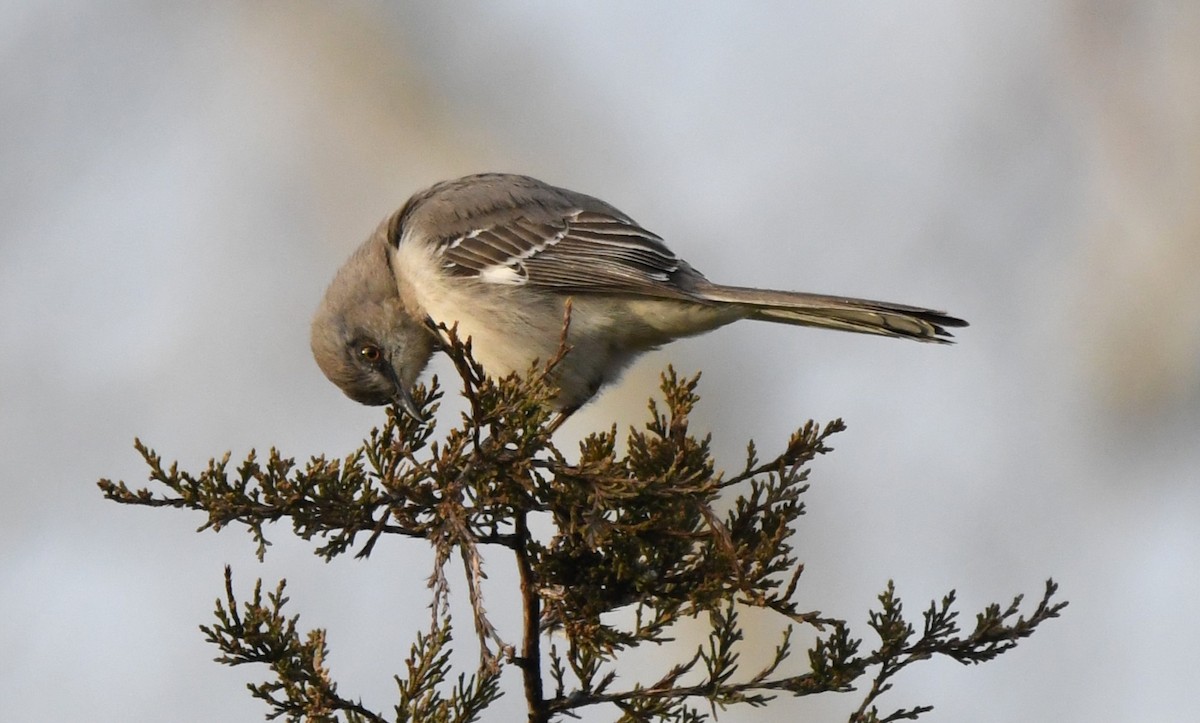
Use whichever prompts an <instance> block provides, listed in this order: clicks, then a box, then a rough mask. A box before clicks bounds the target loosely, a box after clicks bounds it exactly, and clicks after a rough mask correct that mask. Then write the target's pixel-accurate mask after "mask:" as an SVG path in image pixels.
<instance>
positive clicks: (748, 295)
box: [699, 284, 967, 344]
mask: <svg viewBox="0 0 1200 723" xmlns="http://www.w3.org/2000/svg"><path fill="white" fill-rule="evenodd" d="M699 295H700V296H701V297H702V298H704V299H705V300H708V301H716V302H720V303H728V304H737V305H738V306H741V307H743V308H745V309H746V310H747V311H748V312H749V313H748V314H747V316H748V317H749V318H751V319H761V320H763V321H774V322H779V323H783V324H796V325H798V326H816V327H822V328H825V329H840V330H842V331H853V332H857V333H859V334H879V335H882V336H894V337H898V338H904V339H916V340H917V341H930V342H938V343H942V344H950V343H953V342H951V341H950V337H953V336H954V335H953V334H951V333H950V332H948V331H946V327H957V326H966V325H967V322H965V321H963V320H962V319H958V318H956V317H953V316H949V315H948V314H946V313H945V312H942V311H934V310H933V309H924V308H921V307H919V306H908V305H905V304H893V303H891V302H887V301H871V300H869V299H853V298H847V297H844V296H825V295H823V294H807V293H804V292H799V291H771V290H768V289H751V288H745V287H741V286H719V285H716V284H713V285H711V286H706V287H705V288H703V289H700V290H699Z"/></svg>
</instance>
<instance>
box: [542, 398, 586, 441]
mask: <svg viewBox="0 0 1200 723" xmlns="http://www.w3.org/2000/svg"><path fill="white" fill-rule="evenodd" d="M580 406H582V405H579V404H576V405H575V406H573V407H565V408H563V409H560V410H559V412H558V414H555V415H554V418H553V419H551V420H550V424H548V425H546V433H547V435H548V436H551V437H553V436H554V433H555V432H557V431H558V428H559V427H561V426H563V424H564V423H566V421H567V419H568V418H570V416H571V415H572V414H574V413H575V412H577V411H579V407H580Z"/></svg>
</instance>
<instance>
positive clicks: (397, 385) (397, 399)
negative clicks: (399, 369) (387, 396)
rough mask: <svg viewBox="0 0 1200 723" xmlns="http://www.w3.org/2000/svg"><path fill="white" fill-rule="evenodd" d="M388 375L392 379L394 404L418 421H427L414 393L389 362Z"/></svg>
mask: <svg viewBox="0 0 1200 723" xmlns="http://www.w3.org/2000/svg"><path fill="white" fill-rule="evenodd" d="M387 370H388V376H389V377H391V380H392V390H393V393H392V404H395V405H396V406H397V407H399V408H400V410H401V411H403V412H404V413H405V414H407V415H408V416H410V417H412V418H413V419H415V420H417V421H418V422H423V421H425V416H424V415H423V414H421V410H420V409H418V408H417V403H416V402H414V401H413V398H412V394H411V393H410V392H409V391H408V387H406V386H405V385H404V382H402V381H400V377H398V376H397V375H396V371H395V370H394V369H393V368H392V366H391V365H390V364H389V365H388V366H387Z"/></svg>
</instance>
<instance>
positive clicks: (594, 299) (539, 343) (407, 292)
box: [311, 173, 967, 419]
mask: <svg viewBox="0 0 1200 723" xmlns="http://www.w3.org/2000/svg"><path fill="white" fill-rule="evenodd" d="M734 261H735V259H733V258H731V259H730V262H734ZM568 310H569V326H567V336H566V339H565V341H566V343H567V345H568V346H567V348H568V349H569V351H567V352H566V353H565V355H562V357H561V359H560V360H559V361H558V363H557V365H555V366H554V368H553V369H552V372H551V378H550V381H551V382H552V383H553V384H554V385H555V387H556V388H557V390H558V394H557V397H556V398H555V400H554V406H555V407H556V408H557V409H558V410H559V411H560V412H561V413H563V414H569V413H571V412H573V411H574V410H576V409H578V408H579V407H581V406H582V405H583V404H585V403H586V402H587V401H588V400H590V399H591V398H592V397H594V396H595V395H596V394H597V393H598V392H599V391H600V390H601V389H602V388H603V387H604V386H605V385H607V384H609V383H611V382H613V381H614V380H616V379H617V378H618V377H619V376H620V375H621V373H622V371H624V370H625V369H626V368H627V367H628V366H629V365H630V363H632V362H633V361H634V359H636V358H637V357H638V356H639V355H641V354H642V353H644V352H647V351H650V350H652V349H655V348H658V347H660V346H662V345H663V344H666V343H668V342H671V341H674V340H675V339H679V338H682V337H688V336H694V335H696V334H701V333H704V332H708V331H711V330H713V329H716V328H718V327H721V326H724V325H726V324H729V323H732V322H734V321H738V320H741V319H757V320H761V321H770V322H778V323H782V324H791V325H797V326H809V327H820V328H826V329H837V330H841V331H851V332H858V333H864V334H875V335H879V336H887V337H896V338H903V339H914V340H916V341H922V342H934V343H950V342H951V337H952V336H953V334H951V333H950V332H949V331H948V330H947V329H948V328H954V327H964V326H967V322H966V321H964V320H962V319H959V318H956V317H954V316H950V315H948V314H947V313H945V312H942V311H935V310H933V309H927V308H922V307H919V306H909V305H906V304H896V303H892V302H885V301H872V300H869V299H858V298H852V297H844V296H829V295H824V294H813V293H806V292H798V291H776V290H770V289H756V288H749V287H742V286H726V285H722V284H717V283H714V282H711V281H709V280H708V279H707V278H706V277H705V276H704V275H703V274H701V273H700V272H699V271H697V270H696V269H694V268H693V267H692V266H691V265H690V264H689V263H687V262H686V261H684V260H683V259H682V258H680V257H679V256H677V255H676V254H675V253H674V252H672V251H671V250H670V249H669V248H668V247H667V245H666V244H665V243H664V242H663V239H662V238H661V237H659V236H658V235H656V234H654V233H653V232H651V231H649V230H647V229H646V228H645V227H643V226H641V225H640V224H639V223H637V222H636V221H634V220H633V219H632V218H630V217H629V216H628V215H626V214H625V213H623V212H621V211H619V210H617V209H616V208H615V207H613V206H611V205H609V204H608V203H605V202H604V201H601V200H600V199H598V198H594V197H592V196H589V195H585V194H583V193H578V192H576V191H571V190H568V189H565V188H558V187H556V186H552V185H550V184H548V183H544V182H542V181H539V180H537V179H535V178H531V177H529V176H523V175H516V174H508V173H482V174H476V175H470V176H465V177H463V178H458V179H455V180H449V181H443V182H441V183H437V184H434V185H432V186H430V187H429V188H426V189H425V190H423V191H419V192H418V193H416V194H414V195H413V196H412V197H411V198H409V200H408V201H407V202H406V203H405V204H404V205H403V206H401V207H400V209H399V210H397V211H396V212H395V213H393V214H391V215H390V216H388V217H387V218H385V219H384V220H383V222H382V223H381V224H380V225H379V227H378V228H377V229H376V230H375V232H374V233H373V234H371V235H370V236H369V237H368V238H367V240H366V241H365V242H364V243H363V244H362V245H361V246H359V247H358V249H357V250H355V251H354V252H353V253H352V254H351V256H350V257H349V259H348V260H347V261H346V262H345V264H344V265H343V266H342V267H341V268H340V269H339V270H338V272H337V273H336V275H335V276H334V278H333V281H332V282H331V283H330V285H329V286H328V288H327V289H326V291H325V295H324V298H323V299H322V300H321V302H320V305H319V306H318V308H317V311H316V313H315V314H314V316H313V321H312V328H311V346H312V352H313V356H314V358H315V360H316V362H317V365H318V366H319V367H320V369H321V371H322V372H323V373H324V374H325V376H326V377H327V378H328V379H329V380H330V381H332V382H333V383H334V384H336V385H337V386H338V387H339V388H340V389H341V390H342V391H343V392H344V393H345V394H346V396H348V397H350V398H351V399H353V400H355V401H357V402H360V403H362V404H367V405H385V404H394V405H396V407H398V408H399V409H400V410H402V411H403V412H405V413H407V414H408V415H410V416H412V417H414V418H417V419H420V418H421V413H420V411H419V409H418V407H417V405H416V403H415V402H414V401H413V397H412V394H411V391H410V389H411V388H412V387H413V386H414V385H415V384H416V382H417V380H418V378H419V376H420V374H421V372H422V371H423V370H424V369H425V367H426V366H427V365H428V363H429V361H430V359H431V358H432V356H433V354H434V353H435V352H436V351H437V350H438V349H439V348H440V346H441V340H440V338H439V336H438V334H437V332H436V331H435V328H436V325H444V326H445V327H446V328H450V327H454V326H457V334H458V336H459V338H461V339H464V340H466V339H469V340H470V341H471V349H472V355H473V356H474V358H475V360H476V361H477V362H478V363H479V364H480V365H481V366H482V367H483V370H484V371H485V372H486V373H487V374H489V375H491V376H493V377H502V376H505V375H507V374H509V373H510V372H514V371H517V372H525V371H527V370H528V369H530V368H531V365H532V364H533V363H534V362H535V361H538V360H541V361H543V362H545V361H546V360H549V359H551V358H554V357H556V355H558V354H559V352H560V350H561V349H562V348H563V341H564V339H563V332H564V319H565V318H567V317H566V316H565V314H566V313H567V311H568Z"/></svg>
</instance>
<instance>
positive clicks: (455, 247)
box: [441, 209, 696, 298]
mask: <svg viewBox="0 0 1200 723" xmlns="http://www.w3.org/2000/svg"><path fill="white" fill-rule="evenodd" d="M537 215H538V216H541V218H536V219H535V218H533V217H531V216H527V215H515V216H512V217H510V218H509V219H506V220H505V221H504V222H503V223H496V224H493V225H489V226H486V227H482V228H477V229H473V230H471V231H469V232H467V233H464V234H461V235H458V236H455V237H453V238H447V239H445V240H443V242H442V245H441V259H442V262H443V265H444V268H445V269H446V270H447V271H448V272H449V273H451V274H453V275H455V276H463V277H474V278H477V279H479V280H480V281H483V282H487V283H495V284H510V285H528V286H535V287H544V288H552V289H555V290H558V291H561V292H563V293H570V292H580V293H625V294H638V295H645V296H655V297H668V298H691V295H690V294H688V293H687V292H686V291H685V290H684V287H681V286H680V285H679V283H678V282H680V281H684V279H682V278H679V277H680V276H681V275H682V276H685V277H686V276H691V275H696V272H695V271H692V270H691V268H690V267H688V266H687V264H685V263H683V262H682V261H680V259H679V258H678V257H676V256H675V254H674V253H672V252H671V250H670V249H668V248H667V247H666V245H665V244H663V242H662V239H661V238H659V237H658V236H656V235H655V234H653V233H651V232H649V231H647V230H646V229H644V228H642V227H641V226H638V225H637V224H636V223H634V222H633V221H631V220H629V219H627V218H621V217H618V216H614V215H611V214H608V213H603V212H597V211H587V210H580V209H574V210H570V211H568V212H565V213H562V214H561V215H558V214H555V216H557V217H549V218H548V217H547V214H545V213H539V214H537ZM685 283H686V282H685Z"/></svg>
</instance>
